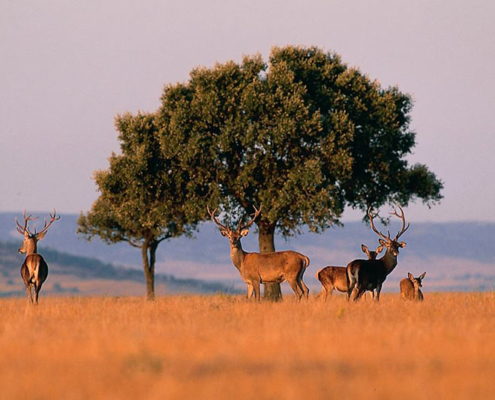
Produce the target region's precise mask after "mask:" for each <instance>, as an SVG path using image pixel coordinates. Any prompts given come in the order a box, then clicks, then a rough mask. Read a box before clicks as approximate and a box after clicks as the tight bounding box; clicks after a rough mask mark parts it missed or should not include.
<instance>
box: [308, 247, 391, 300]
mask: <svg viewBox="0 0 495 400" xmlns="http://www.w3.org/2000/svg"><path fill="white" fill-rule="evenodd" d="M361 250H362V251H363V253H366V255H367V256H368V260H376V257H377V256H378V254H380V253H381V252H382V250H383V246H378V247H377V248H376V250H375V251H373V250H369V249H368V247H367V246H366V245H364V244H362V245H361ZM316 279H318V280H319V281H320V283H321V285H322V286H323V288H322V291H321V293H320V296H321V295H323V294H325V301H326V300H327V298H328V296H329V295H330V296H332V292H333V291H334V290H338V291H339V292H342V293H347V290H348V289H349V285H348V283H347V270H346V267H333V266H328V267H325V268H323V269H320V270H319V271H318V272H317V273H316ZM372 293H373V297H374V292H372Z"/></svg>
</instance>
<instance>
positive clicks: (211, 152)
mask: <svg viewBox="0 0 495 400" xmlns="http://www.w3.org/2000/svg"><path fill="white" fill-rule="evenodd" d="M411 107H412V101H411V98H410V96H408V95H407V94H404V93H401V92H400V91H399V90H398V88H396V87H390V88H383V87H382V86H381V85H380V84H379V83H378V82H377V81H374V80H371V79H370V78H369V77H368V76H367V75H365V74H363V73H361V72H360V71H359V70H358V69H356V68H350V67H348V66H347V65H346V64H345V63H343V62H342V60H341V58H340V56H339V55H337V54H334V53H326V52H324V51H322V50H321V49H318V48H316V47H294V46H287V47H283V48H274V49H273V50H272V52H271V54H270V57H269V60H268V62H267V63H265V62H264V61H263V60H262V58H261V56H259V55H255V56H246V57H244V59H243V60H242V62H241V63H236V62H227V63H225V64H217V65H215V66H214V67H213V68H204V67H201V68H196V69H195V70H193V71H192V72H191V74H190V79H189V80H188V81H187V82H185V83H180V84H175V85H168V86H166V87H165V89H164V92H163V95H162V105H161V107H160V109H159V110H158V112H157V115H158V125H159V129H160V138H161V139H160V140H161V145H162V149H163V152H164V157H176V158H177V159H178V160H179V161H178V162H179V163H180V165H181V168H183V169H187V170H188V171H189V172H190V177H191V181H190V182H189V184H190V187H192V188H195V187H205V186H208V187H210V192H211V193H212V198H211V201H210V202H211V203H218V202H220V203H221V204H222V205H223V206H224V209H225V210H227V211H228V212H229V214H230V213H237V215H238V216H240V215H242V214H244V213H252V212H253V205H254V206H259V205H261V204H262V205H263V210H264V211H263V213H262V216H261V218H260V219H259V220H258V221H257V226H258V230H259V246H260V251H261V252H270V251H274V250H275V246H274V234H275V232H276V231H278V232H280V233H281V234H282V235H284V236H289V235H293V234H296V233H298V232H300V229H301V227H302V226H303V225H307V226H308V227H309V228H310V229H311V230H312V231H314V232H319V231H321V230H323V229H326V228H327V227H328V226H330V225H332V224H335V223H338V222H339V218H340V216H341V214H342V212H343V210H344V207H345V206H346V205H349V206H351V207H353V208H360V209H362V210H363V211H364V210H366V209H367V208H368V207H369V206H373V207H379V206H381V205H383V204H384V203H387V202H399V203H400V204H402V205H405V204H407V203H408V202H409V201H411V200H415V199H421V200H422V201H423V202H425V203H427V204H431V203H434V202H436V201H438V200H439V199H440V198H441V194H440V192H441V189H442V183H441V182H440V181H439V180H438V179H437V178H436V176H435V174H434V173H433V172H431V171H429V169H428V168H427V166H425V165H422V164H416V165H412V166H411V165H409V163H408V161H407V159H406V157H407V155H408V154H410V153H411V151H412V149H413V147H414V145H415V134H414V132H412V131H411V130H410V128H409V123H410V111H411Z"/></svg>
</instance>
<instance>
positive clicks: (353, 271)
mask: <svg viewBox="0 0 495 400" xmlns="http://www.w3.org/2000/svg"><path fill="white" fill-rule="evenodd" d="M399 209H400V211H401V214H398V213H397V211H396V210H394V212H393V213H390V214H392V215H395V216H396V217H399V218H400V219H401V221H402V228H401V230H400V231H399V232H398V233H397V235H396V236H395V238H394V239H392V238H391V237H390V232H389V233H388V236H385V235H384V234H383V233H381V232H380V231H378V230H377V229H376V228H375V225H374V223H373V218H374V217H375V216H376V215H375V216H373V215H372V214H371V207H370V208H368V217H369V219H370V225H371V228H372V229H373V232H375V233H376V234H377V235H378V236H379V237H380V239H379V242H380V244H381V245H382V246H383V247H385V249H386V251H385V254H384V255H383V256H382V258H380V259H378V260H354V261H351V262H350V263H349V264H348V265H347V277H348V279H349V289H348V290H347V299H348V300H349V299H350V297H351V294H352V292H353V290H354V289H356V292H355V294H354V300H357V299H359V298H360V297H361V296H362V294H363V293H364V292H365V291H366V290H373V289H376V300H377V301H379V300H380V291H381V290H382V285H383V282H384V281H385V279H386V278H387V275H389V274H390V273H391V272H392V271H393V270H394V268H395V267H396V266H397V256H398V255H399V248H404V247H406V244H405V243H404V242H399V238H400V237H401V236H402V235H403V234H404V232H406V231H407V229H408V228H409V226H410V224H407V226H406V220H405V217H404V210H403V209H402V208H401V207H400V206H399Z"/></svg>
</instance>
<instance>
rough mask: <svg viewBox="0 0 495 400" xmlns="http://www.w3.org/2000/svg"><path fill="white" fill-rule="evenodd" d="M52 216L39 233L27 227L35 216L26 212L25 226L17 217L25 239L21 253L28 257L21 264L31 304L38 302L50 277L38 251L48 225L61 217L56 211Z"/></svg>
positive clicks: (20, 231)
mask: <svg viewBox="0 0 495 400" xmlns="http://www.w3.org/2000/svg"><path fill="white" fill-rule="evenodd" d="M50 216H51V221H50V222H49V223H48V224H47V223H46V220H45V226H44V228H43V229H42V230H41V231H40V232H39V233H37V232H36V231H35V232H34V233H31V232H30V231H29V229H28V227H27V224H28V221H32V220H33V219H35V218H32V217H31V216H29V217H26V215H25V214H24V226H22V225H20V224H19V222H17V219H16V224H17V226H18V227H17V230H18V231H19V233H21V234H23V235H24V241H23V242H22V246H21V247H20V249H19V253H21V254H26V258H25V260H24V262H23V263H22V265H21V277H22V280H23V281H24V285H25V286H26V291H27V294H28V301H29V303H30V304H33V303H34V304H38V296H39V292H40V290H41V287H42V286H43V283H44V282H45V280H46V278H47V277H48V264H47V263H46V261H45V260H44V259H43V257H42V256H41V255H40V254H38V253H37V245H38V241H40V240H41V239H43V238H44V237H45V235H46V232H47V230H48V227H49V226H50V225H51V224H52V223H53V221H56V220H58V219H60V217H58V218H57V213H56V211H55V213H54V214H53V215H52V214H50ZM33 292H34V293H33Z"/></svg>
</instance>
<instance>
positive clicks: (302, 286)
mask: <svg viewBox="0 0 495 400" xmlns="http://www.w3.org/2000/svg"><path fill="white" fill-rule="evenodd" d="M297 283H298V284H299V288H300V289H301V290H302V292H303V296H304V297H305V298H306V299H307V298H309V288H308V287H307V286H306V284H305V283H304V281H303V280H302V274H301V275H299V277H298V278H297Z"/></svg>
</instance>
